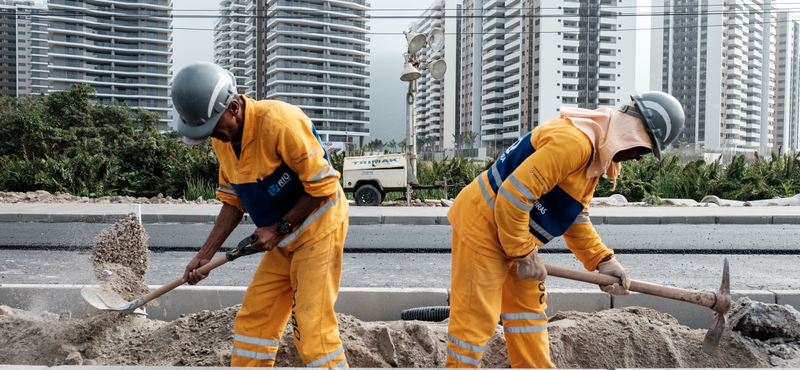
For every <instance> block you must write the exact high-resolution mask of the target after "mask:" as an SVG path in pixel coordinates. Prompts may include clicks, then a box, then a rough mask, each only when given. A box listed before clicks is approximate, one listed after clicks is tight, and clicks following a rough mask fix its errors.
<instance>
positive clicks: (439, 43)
mask: <svg viewBox="0 0 800 370" xmlns="http://www.w3.org/2000/svg"><path fill="white" fill-rule="evenodd" d="M428 43H429V44H430V45H431V49H433V51H439V50H442V48H444V31H442V29H441V28H434V29H433V30H431V32H430V33H428Z"/></svg>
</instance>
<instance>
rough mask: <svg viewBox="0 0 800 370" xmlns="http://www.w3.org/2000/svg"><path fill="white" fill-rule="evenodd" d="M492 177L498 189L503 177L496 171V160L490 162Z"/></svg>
mask: <svg viewBox="0 0 800 370" xmlns="http://www.w3.org/2000/svg"><path fill="white" fill-rule="evenodd" d="M492 177H493V178H494V183H495V184H497V188H498V189H500V185H503V179H502V178H501V177H500V172H499V171H497V162H494V163H493V164H492Z"/></svg>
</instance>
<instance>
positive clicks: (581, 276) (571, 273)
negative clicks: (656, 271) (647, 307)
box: [545, 264, 717, 308]
mask: <svg viewBox="0 0 800 370" xmlns="http://www.w3.org/2000/svg"><path fill="white" fill-rule="evenodd" d="M545 268H546V269H547V275H549V276H555V277H560V278H564V279H570V280H576V281H582V282H585V283H592V284H597V285H613V284H614V283H621V280H620V279H619V278H616V277H614V276H610V275H603V274H600V273H597V272H589V271H583V270H576V269H571V268H568V267H561V266H555V265H548V264H545ZM630 290H631V291H634V292H639V293H644V294H649V295H653V296H657V297H663V298H669V299H675V300H678V301H683V302H689V303H694V304H696V305H700V306H704V307H708V308H711V307H713V306H714V304H715V303H716V302H717V296H716V294H715V293H713V292H703V291H699V290H689V289H681V288H675V287H670V286H664V285H658V284H652V283H645V282H642V281H636V280H632V281H631V287H630Z"/></svg>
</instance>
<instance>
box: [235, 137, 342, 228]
mask: <svg viewBox="0 0 800 370" xmlns="http://www.w3.org/2000/svg"><path fill="white" fill-rule="evenodd" d="M311 130H312V131H313V132H314V136H316V137H317V141H318V142H319V143H320V145H319V150H320V151H322V153H323V156H324V157H325V159H326V160H327V161H328V163H329V164H330V158H328V153H327V151H325V149H323V147H322V140H321V139H320V137H319V134H317V130H316V128H314V126H311ZM231 186H232V187H233V191H234V192H236V196H237V197H238V198H239V200H241V201H242V204H243V205H244V208H245V209H246V210H247V213H248V214H250V218H252V219H253V223H254V224H256V226H257V227H264V226H270V225H273V224H275V223H276V222H278V220H280V219H281V218H282V217H283V216H284V215H285V214H286V213H287V212H289V210H290V209H292V207H294V205H295V204H297V200H298V199H300V196H301V195H303V193H304V192H305V191H304V190H303V182H302V181H300V178H299V176H298V175H297V173H296V172H294V171H292V169H291V168H289V166H288V165H287V164H286V162H283V163H281V165H280V166H278V168H277V169H275V171H274V172H272V173H271V174H269V175H268V176H266V177H264V178H263V179H261V180H256V182H255V183H252V182H251V183H245V184H231Z"/></svg>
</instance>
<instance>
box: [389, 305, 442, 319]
mask: <svg viewBox="0 0 800 370" xmlns="http://www.w3.org/2000/svg"><path fill="white" fill-rule="evenodd" d="M448 317H450V307H449V306H430V307H417V308H409V309H407V310H403V312H401V313H400V318H402V319H403V320H420V321H444V320H445V319H447V318H448Z"/></svg>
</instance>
